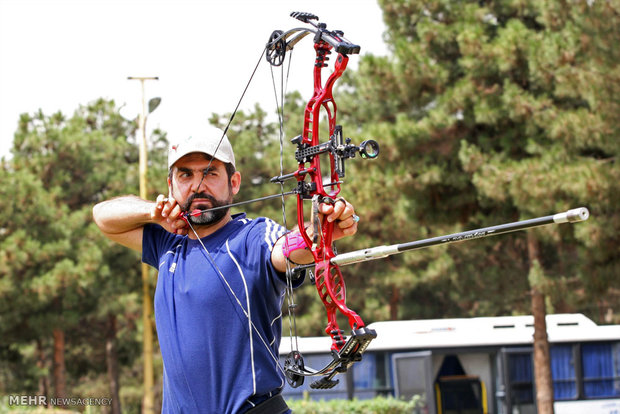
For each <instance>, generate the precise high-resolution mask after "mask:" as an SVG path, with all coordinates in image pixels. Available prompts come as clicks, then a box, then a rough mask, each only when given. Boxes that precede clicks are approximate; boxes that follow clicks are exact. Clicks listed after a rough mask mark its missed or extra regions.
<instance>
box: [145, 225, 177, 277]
mask: <svg viewBox="0 0 620 414" xmlns="http://www.w3.org/2000/svg"><path fill="white" fill-rule="evenodd" d="M179 237H181V236H178V235H175V234H172V233H170V232H168V231H166V230H165V229H164V228H163V227H161V226H160V225H157V224H147V225H145V226H144V232H143V234H142V262H144V263H146V264H148V265H151V266H153V267H154V268H155V269H157V268H158V267H159V258H160V257H161V256H162V254H163V253H165V252H166V251H167V250H168V249H169V247H170V246H171V245H173V244H174V241H175V240H176V239H178V238H179Z"/></svg>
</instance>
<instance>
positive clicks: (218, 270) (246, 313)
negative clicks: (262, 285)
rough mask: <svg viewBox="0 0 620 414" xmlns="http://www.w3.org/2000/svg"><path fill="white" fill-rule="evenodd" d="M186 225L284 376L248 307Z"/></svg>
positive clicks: (192, 227)
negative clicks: (246, 307)
mask: <svg viewBox="0 0 620 414" xmlns="http://www.w3.org/2000/svg"><path fill="white" fill-rule="evenodd" d="M187 224H188V225H189V228H190V229H191V230H192V232H193V233H194V235H195V236H196V239H197V240H198V242H199V243H200V245H201V246H202V249H203V250H204V252H205V253H206V258H207V261H208V262H209V263H211V266H213V268H214V269H215V272H216V273H217V274H218V275H219V276H220V278H221V279H222V281H223V282H224V284H225V285H226V286H227V287H228V290H229V291H230V293H231V294H232V295H233V297H234V298H235V301H236V302H237V305H239V307H240V308H241V310H242V311H243V314H244V315H245V317H246V318H248V323H249V324H250V325H251V326H252V329H253V330H254V332H256V335H258V337H259V339H260V340H261V342H262V343H263V345H265V348H267V351H268V352H269V355H271V358H272V359H273V360H274V362H275V363H276V365H277V366H278V368H279V369H280V371H282V374H284V375H286V373H285V371H284V368H283V367H282V365H280V360H279V359H278V357H276V356H275V355H274V354H273V352H272V350H271V348H270V347H269V345H268V344H267V341H266V339H265V338H263V335H262V334H261V333H260V331H259V330H258V328H257V327H256V325H254V321H253V320H252V317H251V315H250V308H249V307H248V309H247V311H246V309H245V308H244V307H243V304H242V303H241V300H240V299H239V297H238V296H237V294H236V293H235V291H234V290H233V288H232V286H230V284H229V283H228V280H227V279H226V277H225V276H224V273H222V271H221V270H220V268H219V266H218V265H217V263H216V262H215V259H213V256H211V252H209V249H207V246H205V245H204V243H203V242H202V240H201V239H200V237H199V236H198V233H197V232H196V230H195V229H194V226H192V224H191V223H190V222H189V220H188V222H187ZM249 334H250V338H251V337H252V332H250V333H249Z"/></svg>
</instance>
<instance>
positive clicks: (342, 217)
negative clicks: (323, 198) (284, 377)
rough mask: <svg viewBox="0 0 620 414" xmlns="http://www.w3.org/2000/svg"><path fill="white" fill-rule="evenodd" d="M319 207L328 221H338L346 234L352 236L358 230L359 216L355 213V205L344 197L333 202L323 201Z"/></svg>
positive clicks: (339, 226)
mask: <svg viewBox="0 0 620 414" xmlns="http://www.w3.org/2000/svg"><path fill="white" fill-rule="evenodd" d="M319 208H320V212H321V213H322V214H324V215H325V217H326V218H327V221H329V222H333V221H335V222H336V223H337V225H338V228H339V229H340V230H341V232H342V234H343V235H344V236H351V235H353V234H355V233H356V232H357V222H358V221H359V217H358V216H356V215H355V209H354V208H353V205H352V204H351V203H349V202H348V201H346V200H345V199H344V198H342V197H339V198H337V199H336V201H335V202H334V203H333V204H328V203H322V204H321V205H320V206H319Z"/></svg>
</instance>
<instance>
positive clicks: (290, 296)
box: [270, 49, 302, 351]
mask: <svg viewBox="0 0 620 414" xmlns="http://www.w3.org/2000/svg"><path fill="white" fill-rule="evenodd" d="M292 55H293V50H292V49H291V51H290V53H289V58H288V67H287V71H286V77H285V76H284V65H281V66H280V68H281V69H280V99H279V100H278V90H277V87H276V79H275V75H274V69H273V66H271V67H270V68H271V81H272V84H273V92H274V98H275V101H276V108H277V111H276V112H277V114H278V123H279V141H280V176H282V175H284V98H285V96H286V90H287V88H288V80H289V75H290V70H291V61H292ZM285 80H286V83H285ZM280 194H281V203H282V221H283V223H284V228H285V229H287V230H288V224H287V220H286V202H285V199H284V194H285V192H284V183H283V182H282V180H281V181H280ZM298 227H299V225H298ZM299 231H302V230H301V228H299ZM284 246H285V248H286V250H287V251H289V242H288V235H284ZM285 265H286V298H287V299H286V300H287V309H288V322H289V323H288V326H289V339H290V342H291V351H293V350H295V351H298V350H299V343H298V337H297V316H296V312H295V310H294V309H295V307H296V306H297V305H296V304H295V293H294V291H295V289H294V288H293V272H292V269H291V263H290V262H289V260H288V259H287V258H286V257H285ZM293 341H294V342H293Z"/></svg>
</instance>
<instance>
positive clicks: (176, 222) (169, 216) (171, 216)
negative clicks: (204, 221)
mask: <svg viewBox="0 0 620 414" xmlns="http://www.w3.org/2000/svg"><path fill="white" fill-rule="evenodd" d="M181 213H182V211H181V207H180V206H179V205H178V204H177V202H176V200H175V199H174V198H173V197H166V196H164V195H163V194H160V195H158V196H157V199H156V200H155V207H154V208H153V210H152V212H151V218H152V219H154V220H156V221H158V222H159V223H160V224H161V225H162V226H163V227H165V228H166V230H168V231H170V232H171V233H175V234H181V235H185V234H187V231H188V229H187V223H186V222H185V221H184V220H183V219H182V218H181Z"/></svg>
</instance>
